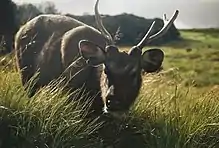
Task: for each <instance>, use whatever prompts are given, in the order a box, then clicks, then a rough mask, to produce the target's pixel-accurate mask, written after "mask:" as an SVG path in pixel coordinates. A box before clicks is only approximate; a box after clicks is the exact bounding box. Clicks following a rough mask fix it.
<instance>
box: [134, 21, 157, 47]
mask: <svg viewBox="0 0 219 148" xmlns="http://www.w3.org/2000/svg"><path fill="white" fill-rule="evenodd" d="M154 25H155V21H153V22H152V24H151V26H150V28H149V30H148V32H147V33H146V34H145V36H144V37H143V39H142V40H141V41H140V42H139V43H138V45H137V46H138V47H139V48H140V49H142V48H143V47H144V44H145V43H144V42H146V41H147V40H148V39H149V37H150V33H151V31H152V29H153V28H154Z"/></svg>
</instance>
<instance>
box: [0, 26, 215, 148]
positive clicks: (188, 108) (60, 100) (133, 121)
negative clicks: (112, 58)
mask: <svg viewBox="0 0 219 148" xmlns="http://www.w3.org/2000/svg"><path fill="white" fill-rule="evenodd" d="M181 34H182V37H183V38H184V40H183V41H178V42H173V43H171V44H167V45H164V46H163V47H159V48H162V49H163V50H164V52H165V61H164V70H163V71H161V72H160V73H159V74H144V75H143V80H144V81H143V86H142V89H141V93H140V95H139V97H138V100H137V101H136V102H135V104H134V105H133V107H132V108H131V109H130V112H129V113H128V114H127V115H126V116H124V117H121V118H119V119H118V118H114V119H112V118H107V117H100V118H97V119H93V120H88V119H85V118H83V117H84V115H85V114H86V107H87V106H89V105H88V104H89V102H88V104H87V105H81V104H80V102H71V103H67V101H66V98H67V94H62V93H61V90H58V89H54V90H52V91H51V89H49V87H48V88H43V89H41V90H40V92H39V93H37V94H36V95H35V96H34V97H33V98H32V99H28V97H27V96H26V93H25V92H24V90H23V88H22V86H21V82H20V79H19V74H18V72H17V71H16V68H15V64H14V56H13V55H8V56H2V57H1V58H0V82H1V83H0V147H2V148H6V147H7V148H10V147H19V148H27V147H28V148H32V147H40V148H44V147H45V148H48V147H49V148H70V147H71V148H73V147H75V148H82V147H88V148H102V147H104V148H105V147H109V148H111V147H113V146H114V147H116V148H123V147H124V148H133V147H137V148H146V147H149V148H207V147H208V148H214V147H219V30H182V31H181ZM150 48H151V47H150ZM123 49H124V50H125V49H126V47H124V48H123ZM145 49H147V48H145ZM75 93H76V94H77V92H75Z"/></svg>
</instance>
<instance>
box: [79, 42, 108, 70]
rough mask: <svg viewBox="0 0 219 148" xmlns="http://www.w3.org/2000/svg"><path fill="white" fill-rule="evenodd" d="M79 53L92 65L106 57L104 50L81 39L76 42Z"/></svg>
mask: <svg viewBox="0 0 219 148" xmlns="http://www.w3.org/2000/svg"><path fill="white" fill-rule="evenodd" d="M78 47H79V52H80V55H81V56H82V57H83V58H84V59H85V60H86V61H87V63H88V64H90V65H92V66H98V65H99V64H102V63H104V61H105V59H106V57H105V52H104V50H103V49H102V48H101V47H99V46H97V45H96V44H94V43H92V42H90V41H87V40H81V41H80V42H79V44H78Z"/></svg>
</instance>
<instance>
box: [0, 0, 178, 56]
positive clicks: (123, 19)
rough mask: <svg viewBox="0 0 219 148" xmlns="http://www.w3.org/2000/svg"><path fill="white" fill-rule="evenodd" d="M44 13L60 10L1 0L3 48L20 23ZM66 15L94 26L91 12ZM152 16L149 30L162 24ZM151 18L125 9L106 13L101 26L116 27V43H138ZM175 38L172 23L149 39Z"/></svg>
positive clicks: (112, 30)
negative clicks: (116, 13)
mask: <svg viewBox="0 0 219 148" xmlns="http://www.w3.org/2000/svg"><path fill="white" fill-rule="evenodd" d="M45 13H49V14H58V13H59V12H58V10H57V9H56V7H55V5H54V4H53V3H52V2H44V3H41V4H40V5H38V6H36V5H33V4H30V3H26V4H22V5H16V4H15V3H14V2H12V1H11V0H0V20H1V21H0V36H1V37H4V41H5V44H4V45H5V48H6V51H7V52H10V51H11V50H12V45H13V39H14V35H15V33H16V32H17V31H18V29H19V27H20V26H21V25H23V24H25V23H26V22H27V21H28V20H30V19H32V18H34V17H35V16H37V15H40V14H45ZM66 15H67V16H69V17H73V18H75V19H78V20H80V21H82V22H84V23H86V24H88V25H91V26H94V27H96V23H95V18H94V16H93V15H82V16H75V15H72V14H66ZM155 19H156V24H155V29H154V30H153V31H152V33H156V32H157V31H159V30H160V29H161V27H162V26H163V21H162V20H161V19H159V18H155ZM153 20H154V19H145V18H143V17H138V16H135V15H132V14H127V13H124V14H120V15H116V16H109V15H106V16H104V17H103V23H104V26H105V27H106V28H107V30H109V32H110V33H111V35H112V36H115V35H116V34H117V35H118V28H119V30H120V31H119V35H120V39H119V40H117V44H119V45H130V44H131V45H133V44H136V43H138V42H139V40H140V39H141V38H142V37H143V36H144V34H145V33H146V32H147V30H148V28H149V26H150V25H151V23H152V21H153ZM0 39H1V38H0ZM178 39H180V34H179V31H178V30H177V29H176V27H175V26H174V25H172V26H171V28H170V29H169V31H168V32H167V33H166V34H165V35H164V36H163V37H162V38H160V39H159V40H156V41H154V42H151V45H160V44H164V43H167V42H169V41H173V40H178Z"/></svg>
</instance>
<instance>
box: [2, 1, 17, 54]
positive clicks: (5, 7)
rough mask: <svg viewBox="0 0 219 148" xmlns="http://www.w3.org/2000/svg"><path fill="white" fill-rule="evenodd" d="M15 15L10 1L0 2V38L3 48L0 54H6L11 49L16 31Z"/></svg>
mask: <svg viewBox="0 0 219 148" xmlns="http://www.w3.org/2000/svg"><path fill="white" fill-rule="evenodd" d="M15 13H16V4H15V3H13V2H12V1H11V0H0V20H1V21H0V37H1V41H3V47H4V48H5V50H2V51H1V52H7V53H8V52H11V51H12V49H13V40H14V34H15V32H16V31H17V29H18V24H17V21H16V16H15ZM2 39H3V40H2Z"/></svg>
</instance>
